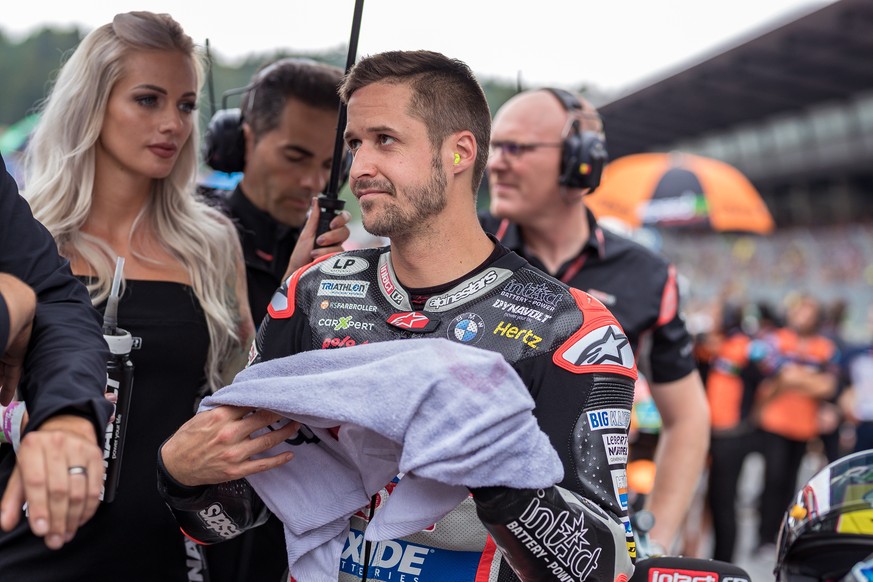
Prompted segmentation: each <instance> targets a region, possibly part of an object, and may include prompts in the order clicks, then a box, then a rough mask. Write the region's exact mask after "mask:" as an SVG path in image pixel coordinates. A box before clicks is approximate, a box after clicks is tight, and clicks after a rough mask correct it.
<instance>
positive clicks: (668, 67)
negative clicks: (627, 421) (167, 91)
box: [0, 0, 833, 92]
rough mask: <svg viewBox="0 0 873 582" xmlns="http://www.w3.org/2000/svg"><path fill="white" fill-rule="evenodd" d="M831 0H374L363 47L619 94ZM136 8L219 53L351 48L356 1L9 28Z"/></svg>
mask: <svg viewBox="0 0 873 582" xmlns="http://www.w3.org/2000/svg"><path fill="white" fill-rule="evenodd" d="M9 1H10V2H14V1H15V0H9ZM831 1H833V0H658V1H656V2H652V1H648V0H601V1H599V2H592V1H591V0H534V1H532V2H521V1H520V0H455V1H451V0H449V1H445V0H444V1H434V0H418V1H416V0H366V1H365V2H364V12H363V22H362V27H361V33H360V40H359V44H358V55H359V56H360V55H366V54H372V53H376V52H381V51H384V50H393V49H429V50H435V51H439V52H442V53H444V54H446V55H448V56H451V57H456V58H459V59H461V60H463V61H465V62H466V63H467V64H468V65H470V67H471V68H472V69H473V71H474V72H476V73H477V74H478V75H480V76H483V77H491V78H500V79H504V80H509V81H515V80H516V79H517V77H518V76H519V75H520V76H521V79H522V82H523V83H524V85H525V86H536V85H554V86H559V87H565V88H576V87H578V86H580V85H583V84H584V85H591V86H596V87H599V88H600V89H602V90H606V91H610V92H614V91H621V90H627V89H630V88H633V87H634V86H637V85H640V84H644V83H645V82H646V81H647V80H650V79H654V78H658V77H660V76H663V75H664V74H667V73H669V72H671V71H674V70H676V69H677V68H681V67H683V66H686V65H688V64H691V63H694V62H696V61H699V60H702V59H703V58H705V57H707V56H710V55H712V54H714V53H717V52H720V51H721V50H724V49H726V48H729V47H731V46H734V45H736V44H739V43H740V42H741V41H743V40H747V39H749V38H753V37H754V36H757V35H758V34H759V33H761V32H763V31H765V30H767V29H769V28H772V27H773V26H774V25H775V24H776V23H782V22H785V21H787V20H791V19H793V17H796V16H798V15H801V14H805V13H807V12H809V11H812V10H814V9H816V8H818V7H821V6H824V5H826V4H828V3H830V2H831ZM8 3H9V2H7V4H8ZM210 6H211V7H212V8H210ZM128 10H152V11H155V12H169V13H170V14H172V15H173V16H174V17H175V18H176V19H177V20H178V21H179V22H180V23H181V24H182V26H183V27H184V28H185V30H186V31H187V32H188V34H190V35H191V36H192V37H193V38H194V40H195V42H197V43H198V44H204V42H205V40H206V39H207V38H208V39H209V44H210V47H211V48H212V50H213V51H214V53H216V54H218V55H220V56H222V57H225V58H237V57H242V56H244V55H247V54H250V53H263V52H267V51H273V50H277V49H287V50H290V51H310V50H318V49H326V48H335V47H337V46H340V45H345V44H346V43H348V39H349V35H350V32H351V24H352V13H353V10H354V0H306V1H303V0H288V1H285V2H276V1H268V0H242V1H239V2H233V3H225V2H218V1H215V2H212V3H211V4H206V3H202V2H179V1H178V0H174V1H169V0H167V1H165V0H140V1H138V2H134V1H129V0H106V1H104V2H96V1H91V0H86V1H75V0H63V1H60V0H31V1H24V2H21V3H18V2H15V8H14V9H10V7H9V6H7V7H6V9H5V10H3V16H2V18H0V29H2V30H3V31H4V32H6V33H7V34H9V35H11V36H13V38H16V39H18V38H21V37H22V36H23V35H26V34H28V33H30V32H32V31H34V30H35V29H36V28H38V27H40V26H44V25H49V24H50V25H62V26H79V27H81V28H83V29H86V30H90V29H92V28H94V27H96V26H99V25H101V24H104V23H106V22H109V21H110V20H111V19H112V16H113V15H114V14H116V13H118V12H125V11H128Z"/></svg>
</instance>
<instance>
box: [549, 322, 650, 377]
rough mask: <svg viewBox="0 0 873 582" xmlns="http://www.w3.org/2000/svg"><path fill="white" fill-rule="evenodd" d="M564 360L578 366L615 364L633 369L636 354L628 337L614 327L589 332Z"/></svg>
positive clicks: (609, 326) (565, 354) (565, 353)
mask: <svg viewBox="0 0 873 582" xmlns="http://www.w3.org/2000/svg"><path fill="white" fill-rule="evenodd" d="M563 358H564V359H565V360H567V361H568V362H570V363H571V364H574V365H576V366H591V365H596V364H600V365H604V364H613V365H616V366H622V367H624V368H633V366H634V354H633V350H631V347H630V342H629V341H628V339H627V336H626V335H624V333H623V332H622V331H621V329H619V328H618V327H616V326H614V325H607V326H605V327H601V328H599V329H596V330H594V331H591V332H589V333H588V334H586V335H585V336H584V337H582V338H580V339H579V340H578V341H577V342H576V343H575V344H573V345H572V346H570V348H569V349H567V351H566V352H564V354H563Z"/></svg>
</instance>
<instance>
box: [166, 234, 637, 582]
mask: <svg viewBox="0 0 873 582" xmlns="http://www.w3.org/2000/svg"><path fill="white" fill-rule="evenodd" d="M497 255H500V253H496V254H495V255H494V256H497ZM390 256H391V255H390V249H387V248H383V249H367V250H361V251H352V252H346V253H341V254H337V255H332V256H330V257H328V258H326V259H325V260H322V261H319V262H316V263H314V264H312V265H310V266H308V267H304V268H303V269H300V270H299V271H297V272H296V273H295V274H294V275H292V277H291V278H289V280H288V281H287V282H286V283H285V285H284V286H283V287H282V289H281V290H280V291H279V292H278V293H277V294H276V295H275V296H274V297H273V300H272V302H271V305H270V308H269V315H268V317H267V318H266V319H265V320H264V323H263V324H262V326H261V329H260V330H259V333H258V337H257V340H256V342H255V345H254V347H253V353H252V361H253V362H260V361H266V360H269V359H273V358H277V357H283V356H287V355H290V354H294V353H298V352H301V351H305V350H312V349H332V348H338V347H344V346H352V345H357V344H361V343H367V342H371V341H387V340H394V339H404V338H408V339H414V338H416V337H444V338H448V339H450V340H452V341H457V342H461V343H466V344H468V345H475V346H476V347H479V348H484V349H489V350H494V351H497V352H499V353H501V354H502V355H503V356H504V357H505V358H506V360H507V361H508V362H509V363H510V364H511V365H512V366H513V368H514V369H515V370H516V372H517V373H518V374H519V376H520V377H521V379H522V380H523V381H524V383H525V384H526V385H527V386H528V388H529V389H530V392H531V395H532V396H533V398H534V401H535V403H536V407H535V410H534V414H535V416H536V418H537V420H538V422H539V424H540V427H541V428H542V430H543V431H544V432H545V433H546V434H547V435H548V436H549V438H550V440H551V442H552V445H553V446H554V447H555V450H556V451H557V452H558V455H559V457H560V458H561V461H562V463H563V465H564V480H563V481H562V482H561V483H560V484H559V485H558V486H556V487H552V488H550V489H547V490H516V489H508V488H500V487H497V488H487V489H479V490H475V491H473V492H472V495H471V497H470V498H469V499H468V500H467V501H465V502H463V503H462V504H461V505H460V506H458V508H456V509H455V510H453V511H452V512H451V513H449V515H447V516H446V517H445V518H443V519H442V520H440V521H439V522H438V523H436V524H434V525H433V526H432V527H430V528H427V529H426V530H424V531H422V532H419V533H418V534H415V535H413V536H409V537H408V538H404V539H401V540H392V541H388V542H379V543H377V544H374V545H373V546H372V547H370V546H369V544H364V542H363V531H364V529H365V528H366V523H367V518H368V511H369V510H368V509H367V508H363V509H362V511H361V512H360V513H359V514H358V515H356V516H355V517H353V519H352V521H351V527H350V530H349V533H348V539H347V543H346V546H345V549H344V551H343V554H342V558H341V560H340V564H339V565H338V569H339V575H338V576H339V579H340V580H358V579H360V578H361V577H362V576H363V573H364V563H365V562H366V563H367V564H368V571H367V579H368V580H386V581H387V580H390V581H394V580H406V581H411V580H420V581H424V580H469V581H473V580H476V581H479V580H493V581H497V580H514V579H516V576H517V577H518V578H520V579H521V580H525V581H528V580H596V581H601V580H603V581H607V580H608V581H610V582H612V581H613V580H615V579H616V578H617V577H619V576H620V575H622V574H624V575H627V576H629V575H630V574H631V573H632V569H633V566H632V565H631V557H632V554H633V533H632V531H631V529H630V524H629V521H628V516H627V497H626V488H627V484H626V475H625V464H626V461H627V429H628V426H629V419H630V408H631V403H632V400H633V384H634V380H635V377H636V369H635V367H634V363H633V353H632V351H631V350H630V347H629V345H628V341H627V338H626V336H625V335H624V333H623V332H622V330H621V328H620V327H619V326H618V324H617V323H616V321H615V319H614V318H613V317H612V315H611V314H610V313H609V311H608V310H607V309H606V308H605V307H603V305H602V304H600V303H599V302H598V301H597V300H595V299H593V298H592V297H590V296H588V295H587V294H585V293H583V292H581V291H578V290H571V289H568V288H567V287H566V286H565V285H563V284H561V283H560V282H558V281H557V280H555V279H552V278H551V277H548V276H547V275H544V274H543V273H542V272H540V271H538V270H536V269H533V268H531V267H530V266H529V265H528V264H527V262H526V261H524V259H522V258H520V257H519V256H518V255H516V254H514V253H511V252H510V253H507V254H502V255H500V256H499V257H498V258H496V259H495V260H493V261H492V262H490V263H487V264H485V265H484V266H482V267H481V268H479V269H477V270H476V271H474V272H473V273H471V274H470V275H468V276H467V277H466V278H465V279H463V280H462V281H461V282H460V283H458V284H457V285H455V286H454V287H452V288H451V289H449V290H447V291H445V292H442V293H438V294H434V295H431V296H430V297H429V298H428V299H427V301H426V303H424V308H423V309H419V310H414V309H413V298H412V297H410V294H409V293H408V292H407V290H406V289H404V288H403V287H402V286H401V285H400V283H399V282H398V281H397V278H396V276H395V275H394V272H393V269H392V267H391V260H390ZM420 299H421V298H416V300H420ZM385 372H386V374H390V373H391V371H390V370H386V371H385ZM352 380H353V379H350V381H352ZM402 381H403V380H402V379H398V387H399V388H402ZM398 397H401V398H402V392H401V393H400V394H399V396H398ZM376 404H378V403H376ZM300 442H301V444H300V446H315V445H313V444H311V443H307V442H306V439H305V438H301V439H300ZM292 463H293V461H292ZM395 484H396V480H395V482H394V483H391V484H388V485H387V486H386V488H385V489H384V490H383V491H382V492H381V493H380V495H379V496H377V497H379V498H380V499H384V497H385V496H387V495H390V491H391V490H392V489H393V487H394V485H395ZM159 486H160V488H161V490H162V492H163V494H164V496H165V498H166V499H167V502H168V504H169V505H170V507H171V509H172V510H173V512H174V513H175V515H176V516H177V519H178V520H179V523H180V525H181V526H182V528H183V529H184V530H185V532H186V533H187V534H188V535H189V536H191V537H193V538H195V539H198V540H200V541H203V542H204V543H214V542H217V541H221V540H223V539H228V538H231V537H234V536H235V535H237V534H238V533H239V532H241V531H243V530H245V529H247V528H249V527H252V526H254V525H257V524H258V523H259V522H261V521H262V520H263V519H264V516H265V514H266V510H265V508H264V505H263V503H262V502H261V501H260V499H258V497H257V495H256V494H255V492H254V490H253V489H251V487H250V486H248V484H247V482H246V481H244V480H242V481H236V482H233V483H224V484H221V485H216V486H210V487H196V488H189V487H184V486H181V485H179V484H178V483H174V482H173V480H172V479H171V478H170V477H169V475H167V474H166V472H165V471H163V469H162V468H161V470H160V471H159ZM380 499H377V500H376V503H375V504H374V506H375V510H376V511H378V506H379V505H381V502H380ZM498 550H499V551H498ZM513 571H514V574H513ZM292 575H293V572H292Z"/></svg>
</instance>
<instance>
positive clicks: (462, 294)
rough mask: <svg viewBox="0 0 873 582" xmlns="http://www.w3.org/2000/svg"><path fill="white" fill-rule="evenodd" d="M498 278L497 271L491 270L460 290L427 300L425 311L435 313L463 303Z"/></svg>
mask: <svg viewBox="0 0 873 582" xmlns="http://www.w3.org/2000/svg"><path fill="white" fill-rule="evenodd" d="M498 277H499V275H498V274H497V271H495V270H493V269H492V270H490V271H488V272H487V273H485V274H484V275H482V276H481V277H479V278H478V279H476V280H475V281H470V282H469V283H468V284H467V285H466V286H465V287H463V288H462V289H459V290H457V291H453V292H450V293H446V294H445V295H437V296H435V297H431V298H430V299H428V300H427V307H426V309H432V310H434V311H437V310H440V309H442V308H444V307H446V306H449V305H452V304H454V303H458V302H459V301H463V300H464V299H466V298H467V297H470V296H471V295H473V294H475V293H479V292H480V291H482V290H483V289H485V288H486V287H488V286H489V285H491V284H493V283H494V282H495V281H497V279H498Z"/></svg>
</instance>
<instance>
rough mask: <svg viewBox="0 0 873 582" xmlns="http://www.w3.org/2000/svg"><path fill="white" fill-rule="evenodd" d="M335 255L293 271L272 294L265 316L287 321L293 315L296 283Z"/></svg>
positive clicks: (334, 254)
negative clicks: (312, 268) (310, 270)
mask: <svg viewBox="0 0 873 582" xmlns="http://www.w3.org/2000/svg"><path fill="white" fill-rule="evenodd" d="M336 254H337V253H333V254H330V255H325V256H323V257H321V258H318V259H316V260H314V261H312V262H311V263H309V264H308V265H304V266H302V267H300V268H299V269H297V270H296V271H294V273H292V275H291V276H290V277H288V279H287V280H286V281H285V284H284V285H282V287H281V288H280V289H279V290H277V291H276V292H275V293H274V294H273V298H272V299H270V305H268V306H267V314H269V316H270V317H272V318H273V319H288V318H290V317H291V316H292V315H294V307H295V304H294V302H295V296H296V293H297V283H298V282H299V281H300V277H302V276H303V273H305V272H306V271H308V270H309V269H310V268H311V267H314V266H315V265H317V264H318V263H321V262H322V261H326V260H327V259H330V258H332V257H334V256H336Z"/></svg>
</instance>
